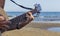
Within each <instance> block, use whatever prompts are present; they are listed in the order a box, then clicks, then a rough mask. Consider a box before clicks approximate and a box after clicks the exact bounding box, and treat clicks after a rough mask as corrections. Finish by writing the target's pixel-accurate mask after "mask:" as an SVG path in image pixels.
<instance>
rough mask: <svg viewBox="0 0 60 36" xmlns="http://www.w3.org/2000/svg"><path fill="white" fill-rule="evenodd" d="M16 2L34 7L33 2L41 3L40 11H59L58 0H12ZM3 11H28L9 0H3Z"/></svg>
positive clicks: (59, 1) (59, 0)
mask: <svg viewBox="0 0 60 36" xmlns="http://www.w3.org/2000/svg"><path fill="white" fill-rule="evenodd" d="M14 1H15V2H17V3H18V4H21V5H23V6H26V7H31V8H34V4H35V3H39V4H41V7H42V11H60V0H14ZM4 10H5V11H28V10H26V9H23V8H20V7H18V6H17V5H15V4H14V3H12V2H11V1H10V0H6V1H5V8H4Z"/></svg>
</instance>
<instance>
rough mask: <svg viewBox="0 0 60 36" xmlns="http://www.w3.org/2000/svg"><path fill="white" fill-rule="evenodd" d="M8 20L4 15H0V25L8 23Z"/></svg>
mask: <svg viewBox="0 0 60 36" xmlns="http://www.w3.org/2000/svg"><path fill="white" fill-rule="evenodd" d="M9 23H10V21H8V20H6V19H5V17H4V16H0V26H2V25H7V24H9Z"/></svg>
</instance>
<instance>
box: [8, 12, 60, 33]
mask: <svg viewBox="0 0 60 36" xmlns="http://www.w3.org/2000/svg"><path fill="white" fill-rule="evenodd" d="M24 13H26V12H7V15H8V17H9V18H10V19H13V18H15V17H17V16H19V15H22V14H24ZM33 16H34V17H35V18H34V20H33V21H35V22H41V21H43V22H48V21H50V22H54V21H55V22H54V23H56V22H57V23H60V12H40V13H39V14H37V13H36V14H34V15H33ZM48 30H49V31H54V32H60V27H52V28H49V29H48Z"/></svg>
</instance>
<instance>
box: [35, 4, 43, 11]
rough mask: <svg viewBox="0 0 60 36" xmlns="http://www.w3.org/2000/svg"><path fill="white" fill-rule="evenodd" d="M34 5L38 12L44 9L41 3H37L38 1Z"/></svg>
mask: <svg viewBox="0 0 60 36" xmlns="http://www.w3.org/2000/svg"><path fill="white" fill-rule="evenodd" d="M34 6H35V9H36V10H37V11H38V12H39V11H41V10H42V9H41V6H40V4H37V3H36V4H35V5H34Z"/></svg>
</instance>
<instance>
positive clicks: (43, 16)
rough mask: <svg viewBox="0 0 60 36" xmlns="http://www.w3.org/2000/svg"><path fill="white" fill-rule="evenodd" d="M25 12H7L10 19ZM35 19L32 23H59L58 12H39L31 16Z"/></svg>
mask: <svg viewBox="0 0 60 36" xmlns="http://www.w3.org/2000/svg"><path fill="white" fill-rule="evenodd" d="M24 13H26V12H7V15H8V16H9V17H10V18H12V17H13V18H14V17H16V16H19V15H22V14H24ZM33 16H34V17H35V19H34V20H33V21H60V12H40V13H39V14H37V13H36V14H34V15H33Z"/></svg>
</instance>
